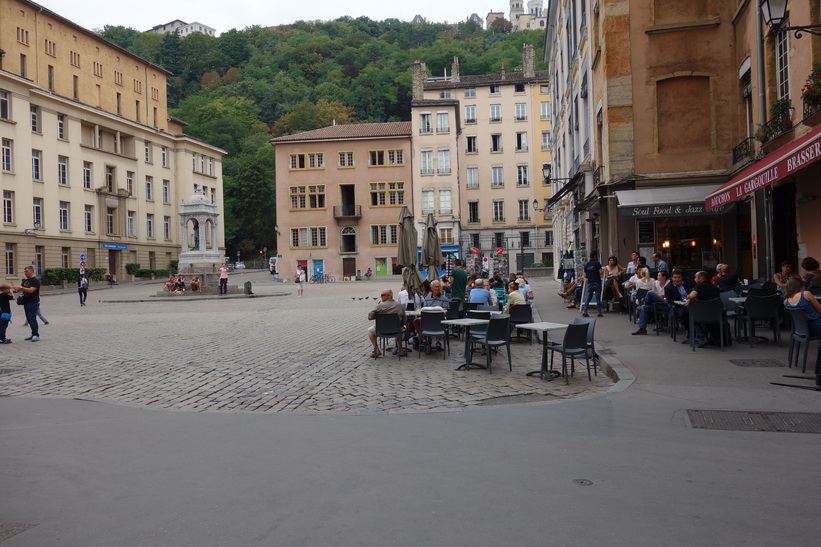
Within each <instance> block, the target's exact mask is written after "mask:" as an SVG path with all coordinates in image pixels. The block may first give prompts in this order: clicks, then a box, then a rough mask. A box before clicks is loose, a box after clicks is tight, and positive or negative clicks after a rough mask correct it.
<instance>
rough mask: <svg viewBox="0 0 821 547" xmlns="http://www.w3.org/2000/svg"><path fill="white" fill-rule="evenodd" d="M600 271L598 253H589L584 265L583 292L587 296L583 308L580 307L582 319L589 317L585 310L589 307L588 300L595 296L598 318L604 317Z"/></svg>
mask: <svg viewBox="0 0 821 547" xmlns="http://www.w3.org/2000/svg"><path fill="white" fill-rule="evenodd" d="M602 271H603V269H602V265H601V262H599V253H597V252H596V251H593V252H592V253H590V260H588V261H587V264H585V265H584V278H585V280H586V281H587V285H586V288H585V290H586V291H587V295H586V296H585V298H584V307H582V316H583V317H590V315H589V314H588V313H587V310H588V308H589V307H590V300H591V298H593V295H595V296H596V308H597V309H598V311H599V314H598V316H599V317H604V315H602V312H601V276H602Z"/></svg>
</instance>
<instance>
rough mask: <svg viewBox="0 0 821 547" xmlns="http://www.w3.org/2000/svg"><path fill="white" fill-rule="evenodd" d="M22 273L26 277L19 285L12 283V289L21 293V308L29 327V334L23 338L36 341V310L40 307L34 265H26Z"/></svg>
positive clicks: (38, 286)
mask: <svg viewBox="0 0 821 547" xmlns="http://www.w3.org/2000/svg"><path fill="white" fill-rule="evenodd" d="M23 275H25V276H26V278H25V279H23V281H22V282H21V283H20V285H18V286H14V285H12V290H14V291H15V292H21V293H23V296H22V298H23V310H24V311H25V314H26V321H27V322H28V325H29V327H30V328H31V336H29V337H28V338H25V340H31V341H32V342H37V341H39V340H40V326H39V325H38V324H37V310H38V309H39V308H40V280H39V279H37V277H36V276H35V275H34V266H26V267H25V268H24V269H23Z"/></svg>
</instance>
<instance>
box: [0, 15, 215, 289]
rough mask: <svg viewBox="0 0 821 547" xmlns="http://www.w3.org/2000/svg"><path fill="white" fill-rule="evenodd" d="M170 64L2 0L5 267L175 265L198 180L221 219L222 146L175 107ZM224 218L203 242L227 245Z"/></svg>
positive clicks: (17, 270) (8, 274) (10, 275)
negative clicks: (184, 214)
mask: <svg viewBox="0 0 821 547" xmlns="http://www.w3.org/2000/svg"><path fill="white" fill-rule="evenodd" d="M167 76H168V72H166V71H165V70H163V69H162V68H160V67H158V66H155V65H152V64H151V63H149V62H147V61H144V60H143V59H140V58H139V57H136V56H134V55H132V54H131V53H128V52H127V51H125V50H123V49H121V48H119V47H117V46H115V45H113V44H111V43H109V42H107V41H105V40H102V39H100V38H99V37H98V36H97V35H95V34H94V33H92V32H90V31H88V30H86V29H84V28H82V27H80V26H78V25H75V24H74V23H72V22H71V21H68V20H66V19H64V18H63V17H61V16H60V15H58V14H56V13H53V12H51V11H49V10H47V9H45V8H43V7H41V6H39V5H37V4H35V3H33V2H27V1H25V0H0V139H1V142H2V148H0V187H2V192H3V217H2V226H0V233H1V234H2V240H3V247H4V249H3V250H4V259H3V267H4V277H5V278H6V279H17V278H19V277H21V275H22V270H23V268H24V267H25V266H26V265H29V264H32V265H34V266H35V268H36V270H37V271H38V272H42V271H43V270H44V269H45V268H49V267H66V268H69V267H72V268H73V267H79V266H80V261H81V255H84V256H85V263H86V265H87V267H101V268H106V269H107V270H108V271H109V272H110V273H112V274H114V275H116V276H120V277H122V276H123V275H124V274H125V264H126V263H140V264H141V266H142V267H143V268H146V267H151V268H165V267H168V265H169V262H170V260H172V259H176V258H177V257H178V255H179V253H180V250H181V249H180V241H181V237H180V234H181V231H182V230H183V229H186V227H183V226H181V225H180V217H179V207H180V203H181V202H183V201H185V200H187V199H188V198H189V197H190V196H192V195H193V194H194V193H195V191H197V190H199V191H201V192H203V193H205V195H207V196H208V197H209V199H210V200H211V201H212V202H213V203H214V204H216V205H217V211H218V218H220V219H221V217H222V198H223V196H222V167H221V166H222V161H221V158H222V155H223V154H224V151H222V150H220V149H218V148H216V147H213V146H210V145H208V144H207V143H204V142H202V141H199V140H197V139H194V138H192V137H190V136H187V135H185V134H183V127H184V125H185V123H184V122H182V121H180V120H175V119H172V118H169V116H168V110H167V103H166V77H167ZM217 228H218V229H217V230H216V231H214V232H209V233H208V234H207V241H206V245H208V246H209V247H210V248H213V249H214V250H215V251H216V250H219V252H220V254H221V255H222V254H224V247H225V244H224V239H223V229H222V226H221V223H220V221H219V220H218V221H217ZM187 229H189V230H190V229H192V228H191V227H189V228H187ZM212 233H216V234H217V235H216V237H217V241H216V242H214V241H211V239H213V236H212V235H211V234H212ZM189 240H192V241H193V240H194V238H193V235H192V237H191V238H189Z"/></svg>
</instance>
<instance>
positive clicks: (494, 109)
mask: <svg viewBox="0 0 821 547" xmlns="http://www.w3.org/2000/svg"><path fill="white" fill-rule="evenodd" d="M490 121H492V122H500V121H502V105H500V104H492V105H490Z"/></svg>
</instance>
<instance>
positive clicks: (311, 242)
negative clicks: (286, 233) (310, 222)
mask: <svg viewBox="0 0 821 547" xmlns="http://www.w3.org/2000/svg"><path fill="white" fill-rule="evenodd" d="M346 228H351V227H350V226H346ZM351 229H353V228H351ZM355 233H356V232H355V231H354V234H355ZM342 234H343V237H344V235H345V228H343V229H342ZM326 235H327V234H326V229H325V226H312V227H309V228H291V247H294V248H309V247H327V246H328V241H327V237H326ZM353 250H355V249H353Z"/></svg>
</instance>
